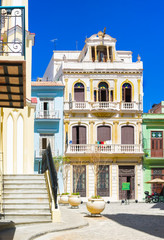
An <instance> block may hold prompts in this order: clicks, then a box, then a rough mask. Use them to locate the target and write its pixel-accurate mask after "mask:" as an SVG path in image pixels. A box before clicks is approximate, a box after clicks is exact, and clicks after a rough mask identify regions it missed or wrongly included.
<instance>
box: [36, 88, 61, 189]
mask: <svg viewBox="0 0 164 240" xmlns="http://www.w3.org/2000/svg"><path fill="white" fill-rule="evenodd" d="M63 94H64V86H53V85H52V86H32V97H35V98H37V105H36V112H38V111H40V98H47V99H50V98H51V99H53V103H52V104H53V108H54V111H59V118H58V119H37V118H35V120H34V151H35V156H34V159H35V160H34V170H35V172H36V173H37V172H38V164H39V161H40V160H41V158H38V157H36V152H38V153H39V150H40V140H39V139H40V134H54V139H53V146H52V148H53V149H54V150H55V156H58V155H63V151H64V142H63V141H64V137H63V136H64V133H63V131H64V126H63V104H64V102H63ZM58 181H59V188H60V191H62V190H63V181H62V177H61V174H59V176H58Z"/></svg>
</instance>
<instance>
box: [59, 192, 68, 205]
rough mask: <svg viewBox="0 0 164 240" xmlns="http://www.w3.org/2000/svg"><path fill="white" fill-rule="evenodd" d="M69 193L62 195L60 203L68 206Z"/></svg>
mask: <svg viewBox="0 0 164 240" xmlns="http://www.w3.org/2000/svg"><path fill="white" fill-rule="evenodd" d="M68 198H69V193H62V194H61V195H60V203H62V204H68Z"/></svg>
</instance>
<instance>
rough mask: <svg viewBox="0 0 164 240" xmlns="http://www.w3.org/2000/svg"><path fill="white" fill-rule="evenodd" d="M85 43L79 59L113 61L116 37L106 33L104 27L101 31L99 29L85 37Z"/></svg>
mask: <svg viewBox="0 0 164 240" xmlns="http://www.w3.org/2000/svg"><path fill="white" fill-rule="evenodd" d="M85 43H86V44H85V46H84V48H83V50H82V52H81V54H80V57H79V60H80V61H83V60H84V61H85V60H86V61H88V60H90V61H92V62H113V61H114V60H115V44H116V39H115V38H112V37H111V36H109V35H108V34H106V28H104V30H103V32H102V31H99V32H98V33H97V34H94V35H92V36H91V37H90V38H86V40H85ZM87 53H88V54H87Z"/></svg>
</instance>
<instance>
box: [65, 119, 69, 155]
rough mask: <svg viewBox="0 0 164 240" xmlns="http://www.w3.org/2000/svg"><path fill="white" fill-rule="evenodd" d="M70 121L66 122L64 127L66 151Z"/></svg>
mask: <svg viewBox="0 0 164 240" xmlns="http://www.w3.org/2000/svg"><path fill="white" fill-rule="evenodd" d="M69 123H70V122H69V120H64V125H65V143H64V146H65V151H66V147H67V146H66V137H68V128H69ZM68 144H69V142H68Z"/></svg>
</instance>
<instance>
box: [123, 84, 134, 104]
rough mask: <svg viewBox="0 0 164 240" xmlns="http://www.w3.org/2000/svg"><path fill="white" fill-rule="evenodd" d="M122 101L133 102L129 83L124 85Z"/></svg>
mask: <svg viewBox="0 0 164 240" xmlns="http://www.w3.org/2000/svg"><path fill="white" fill-rule="evenodd" d="M122 101H124V102H131V101H132V87H131V85H130V84H129V83H124V84H123V86H122Z"/></svg>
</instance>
